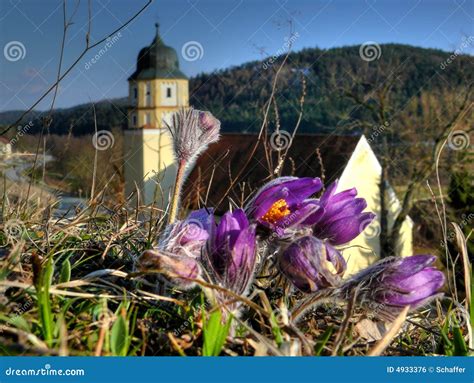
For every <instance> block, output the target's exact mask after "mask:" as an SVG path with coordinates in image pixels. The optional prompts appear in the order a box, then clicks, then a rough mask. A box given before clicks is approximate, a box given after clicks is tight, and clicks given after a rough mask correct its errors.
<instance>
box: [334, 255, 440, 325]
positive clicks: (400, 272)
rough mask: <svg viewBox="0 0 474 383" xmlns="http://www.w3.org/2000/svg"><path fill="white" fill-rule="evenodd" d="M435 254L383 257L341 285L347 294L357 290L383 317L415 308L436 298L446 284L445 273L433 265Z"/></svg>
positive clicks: (364, 300) (391, 316)
mask: <svg viewBox="0 0 474 383" xmlns="http://www.w3.org/2000/svg"><path fill="white" fill-rule="evenodd" d="M435 260H436V257H434V256H432V255H413V256H411V257H406V258H399V257H391V258H384V259H382V260H380V261H379V262H377V263H375V264H373V265H371V266H369V267H368V268H366V269H365V270H362V271H361V272H359V273H358V274H356V275H355V276H354V277H352V278H351V279H349V280H348V281H347V282H346V283H344V285H343V286H342V287H341V290H342V291H343V292H344V294H345V295H346V296H347V295H348V294H350V292H351V291H355V289H356V290H357V294H358V299H359V300H360V301H361V302H364V303H365V304H369V307H371V308H372V309H374V304H375V309H374V311H377V312H378V314H380V315H381V316H382V317H383V316H385V317H388V318H393V317H394V316H396V315H397V313H398V312H399V311H400V310H401V308H402V307H404V306H408V305H409V306H410V307H411V308H412V309H415V308H418V307H420V306H423V305H424V304H426V303H428V302H429V301H430V300H431V299H433V298H434V297H435V296H436V295H437V293H438V290H439V289H440V288H441V287H442V286H443V284H444V281H445V278H444V274H443V273H442V272H441V271H439V270H438V269H436V268H435V267H433V266H432V264H433V263H434V261H435Z"/></svg>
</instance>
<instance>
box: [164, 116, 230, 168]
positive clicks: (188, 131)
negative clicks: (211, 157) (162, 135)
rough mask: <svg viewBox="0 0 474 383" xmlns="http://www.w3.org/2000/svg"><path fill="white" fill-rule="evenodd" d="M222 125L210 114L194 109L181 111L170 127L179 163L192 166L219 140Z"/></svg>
mask: <svg viewBox="0 0 474 383" xmlns="http://www.w3.org/2000/svg"><path fill="white" fill-rule="evenodd" d="M220 127H221V124H220V122H219V120H218V119H216V118H215V117H214V116H213V115H212V114H211V113H210V112H202V111H200V110H196V109H193V108H187V109H181V110H179V111H178V112H176V113H175V114H174V115H173V118H172V122H171V124H170V125H168V129H169V130H170V132H171V136H172V138H173V149H174V154H175V157H176V160H177V161H178V163H184V164H185V166H186V167H189V166H191V165H192V164H193V163H194V161H195V160H196V158H197V157H198V156H199V155H200V154H201V153H202V152H203V151H204V150H206V149H207V147H208V146H209V145H210V144H212V143H214V142H217V141H218V140H219V131H220Z"/></svg>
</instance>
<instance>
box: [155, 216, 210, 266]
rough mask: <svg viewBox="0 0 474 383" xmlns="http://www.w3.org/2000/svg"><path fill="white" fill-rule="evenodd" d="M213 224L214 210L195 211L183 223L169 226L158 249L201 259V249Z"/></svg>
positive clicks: (179, 222)
mask: <svg viewBox="0 0 474 383" xmlns="http://www.w3.org/2000/svg"><path fill="white" fill-rule="evenodd" d="M213 222H214V216H213V210H212V209H200V210H195V211H193V212H191V213H190V214H189V215H188V216H187V217H186V219H184V220H183V221H176V222H175V223H173V224H171V225H168V227H167V228H166V230H165V232H164V234H163V235H162V237H161V239H160V241H159V242H158V249H160V250H164V251H166V252H168V253H172V254H176V255H186V256H189V257H192V258H199V257H200V255H201V249H202V248H203V247H204V245H205V243H206V241H207V239H208V238H209V231H210V229H211V224H213Z"/></svg>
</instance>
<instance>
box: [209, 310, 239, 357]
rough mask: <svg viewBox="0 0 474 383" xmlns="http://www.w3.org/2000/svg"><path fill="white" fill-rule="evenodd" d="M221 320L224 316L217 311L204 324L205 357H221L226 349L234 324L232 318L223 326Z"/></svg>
mask: <svg viewBox="0 0 474 383" xmlns="http://www.w3.org/2000/svg"><path fill="white" fill-rule="evenodd" d="M221 319H222V314H221V312H220V311H218V310H217V311H214V312H213V313H212V314H211V315H210V317H209V320H208V321H207V322H206V323H205V324H204V328H203V337H204V346H203V349H202V354H203V356H219V355H220V353H221V351H222V348H223V347H224V344H225V340H226V338H227V335H228V334H229V330H230V325H231V323H232V316H231V317H229V319H228V320H227V322H226V323H225V324H222V321H221Z"/></svg>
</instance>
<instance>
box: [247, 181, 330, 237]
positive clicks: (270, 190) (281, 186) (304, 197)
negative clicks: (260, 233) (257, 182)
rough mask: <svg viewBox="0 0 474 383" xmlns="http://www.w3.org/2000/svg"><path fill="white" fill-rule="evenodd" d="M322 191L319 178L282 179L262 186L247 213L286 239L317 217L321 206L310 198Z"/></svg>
mask: <svg viewBox="0 0 474 383" xmlns="http://www.w3.org/2000/svg"><path fill="white" fill-rule="evenodd" d="M321 188H322V182H321V180H320V179H319V178H310V177H305V178H298V177H280V178H277V179H275V180H273V181H271V182H269V183H267V184H266V185H265V186H263V187H262V188H261V189H260V190H259V191H258V192H257V193H256V194H255V196H254V197H253V198H252V199H251V201H250V202H249V203H248V204H247V207H246V209H245V211H246V212H247V214H248V215H249V217H251V218H252V219H253V220H254V221H256V222H257V223H258V224H259V225H260V226H263V227H266V228H269V229H271V230H273V231H275V232H276V233H277V234H278V235H279V236H284V235H285V234H286V232H287V231H289V230H291V229H295V228H298V227H299V226H300V225H301V223H302V222H303V221H304V220H306V219H307V218H308V217H310V216H314V217H317V216H318V214H319V213H318V210H319V205H318V204H316V203H314V201H313V200H309V199H308V197H310V196H312V195H313V194H314V193H316V192H318V191H319V190H321Z"/></svg>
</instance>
